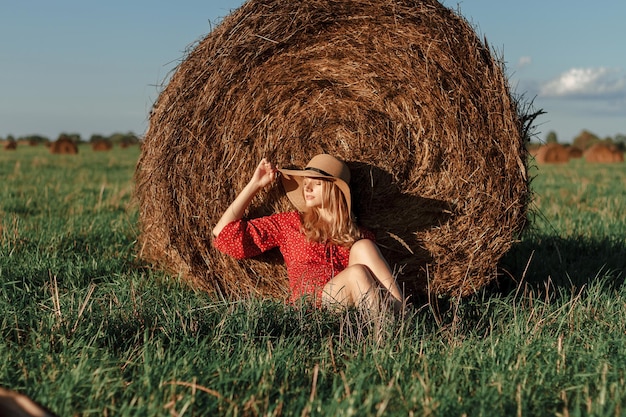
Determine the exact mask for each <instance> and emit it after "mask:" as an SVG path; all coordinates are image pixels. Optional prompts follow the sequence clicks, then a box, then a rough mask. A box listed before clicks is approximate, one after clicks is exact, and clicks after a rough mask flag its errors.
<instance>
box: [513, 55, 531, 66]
mask: <svg viewBox="0 0 626 417" xmlns="http://www.w3.org/2000/svg"><path fill="white" fill-rule="evenodd" d="M532 63H533V59H532V58H531V57H529V56H522V57H520V59H519V60H518V61H517V68H524V67H527V66H529V65H530V64H532Z"/></svg>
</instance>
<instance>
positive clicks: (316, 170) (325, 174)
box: [304, 167, 335, 178]
mask: <svg viewBox="0 0 626 417" xmlns="http://www.w3.org/2000/svg"><path fill="white" fill-rule="evenodd" d="M304 170H305V171H315V172H317V173H318V174H322V175H324V176H326V177H332V178H335V176H334V175H330V174H329V173H328V172H326V171H324V170H322V169H319V168H315V167H306V168H304Z"/></svg>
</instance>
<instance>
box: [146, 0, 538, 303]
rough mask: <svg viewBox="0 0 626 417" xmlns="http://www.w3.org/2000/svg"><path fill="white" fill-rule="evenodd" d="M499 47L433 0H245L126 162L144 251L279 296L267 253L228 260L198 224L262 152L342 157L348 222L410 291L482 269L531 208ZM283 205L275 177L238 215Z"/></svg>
mask: <svg viewBox="0 0 626 417" xmlns="http://www.w3.org/2000/svg"><path fill="white" fill-rule="evenodd" d="M503 73H504V69H503V65H502V63H501V62H500V61H498V60H495V59H494V58H493V57H492V55H491V53H490V49H489V47H488V45H486V44H485V43H483V42H481V40H480V39H479V38H478V37H477V36H476V34H475V32H474V31H473V29H472V27H471V26H470V25H469V24H468V22H467V21H466V20H465V19H463V18H462V17H460V16H458V15H457V14H455V13H454V12H453V11H451V10H450V9H447V8H445V7H444V6H442V5H441V4H440V3H438V2H437V1H435V0H426V1H406V0H405V1H402V0H387V1H380V0H344V1H330V0H309V1H305V2H294V1H291V0H250V1H248V2H247V3H245V4H244V5H243V6H242V7H240V8H239V9H238V10H236V11H235V12H233V13H232V14H231V15H229V16H228V17H226V18H225V19H224V21H223V22H222V23H221V24H220V25H219V26H217V27H216V28H215V29H214V30H213V32H211V33H210V34H209V35H208V36H206V37H205V38H204V39H203V40H202V41H201V42H199V43H198V44H197V45H196V46H195V48H194V49H193V50H192V51H190V53H189V54H188V55H187V57H186V58H185V59H184V61H183V62H182V63H181V64H180V65H179V67H178V68H177V70H176V72H175V73H174V74H173V75H172V77H171V79H170V81H169V84H168V85H167V86H166V88H165V89H164V90H163V91H162V93H161V94H160V96H159V98H158V100H157V102H156V103H155V105H154V108H153V111H152V114H151V116H150V124H149V128H148V131H147V132H146V135H145V140H144V143H143V146H142V152H141V157H140V160H139V162H138V165H137V170H136V174H135V177H136V196H137V199H138V202H139V211H140V214H139V215H140V227H141V231H140V237H139V254H140V256H141V257H143V258H144V259H146V260H148V261H151V262H154V263H155V264H157V265H158V266H160V267H162V268H164V269H166V270H168V271H172V272H175V273H180V274H182V275H183V276H184V277H186V278H187V279H189V280H191V281H192V282H193V283H194V284H196V285H198V286H200V287H202V288H205V289H207V290H209V291H216V292H218V293H221V294H223V295H225V296H228V297H242V296H248V295H253V294H260V295H264V296H273V297H285V295H286V291H287V286H286V270H285V267H284V265H283V264H282V260H281V258H280V254H279V253H277V252H276V253H269V254H267V255H264V256H262V257H259V258H257V259H250V260H245V261H236V260H234V259H232V258H230V257H228V256H226V255H222V254H221V253H218V252H217V251H216V250H214V249H213V248H212V247H211V229H212V227H213V226H214V224H215V223H216V222H217V220H218V219H219V218H220V216H221V214H222V213H223V211H224V210H225V209H226V208H227V206H228V205H229V204H230V202H231V201H232V200H233V199H234V198H235V196H236V194H237V193H238V192H239V191H240V190H241V189H242V188H243V187H244V185H245V183H246V182H247V181H248V179H249V177H250V175H251V174H252V172H253V170H254V168H255V167H256V165H257V164H258V161H259V160H260V159H261V157H263V156H265V157H268V158H269V159H270V160H272V161H273V162H274V163H275V164H276V165H277V166H279V167H284V168H288V167H302V166H304V164H306V162H307V161H308V160H309V159H310V157H311V156H313V155H315V154H317V153H320V152H327V153H330V154H333V155H336V156H338V157H340V158H342V159H344V160H346V161H347V162H348V164H349V165H350V167H351V169H352V172H353V193H354V194H355V201H356V202H357V207H355V211H356V213H357V216H358V219H359V221H360V222H361V223H362V224H364V225H365V226H367V227H369V228H371V229H373V230H374V231H375V233H376V236H377V240H378V242H379V243H380V245H381V246H382V249H383V253H384V255H385V256H386V257H387V259H388V260H389V262H390V265H391V266H392V267H394V268H396V269H399V270H401V273H400V274H399V281H400V283H401V285H402V286H405V287H407V290H408V292H415V293H425V292H431V293H433V294H451V295H466V294H469V293H472V292H474V291H475V290H477V289H479V288H481V287H483V286H484V285H485V284H487V283H489V282H491V281H493V280H494V279H495V278H496V276H497V273H498V270H497V265H498V261H499V260H500V258H501V257H502V255H503V254H504V253H505V252H507V250H508V249H509V248H510V247H511V245H512V244H513V242H514V241H515V239H516V237H517V235H518V232H519V231H520V230H521V228H522V226H523V224H524V223H525V219H526V210H527V200H528V198H529V187H528V180H527V176H526V162H525V161H526V156H527V150H526V148H525V140H526V139H527V137H526V136H527V133H528V132H527V130H528V123H527V122H528V121H529V120H532V119H533V118H534V117H529V116H521V115H520V113H519V109H518V102H516V101H515V100H513V99H512V98H511V95H510V92H509V88H508V82H507V80H506V78H505V76H504V75H503ZM288 209H291V206H290V204H289V202H288V200H287V199H286V198H285V197H284V195H283V193H282V191H281V189H280V186H279V185H278V184H277V185H276V186H275V187H274V188H272V189H271V190H269V191H268V192H264V193H261V194H260V195H258V196H257V198H255V199H254V201H253V202H252V204H251V206H250V209H249V211H248V215H249V216H260V215H265V214H269V213H271V212H274V211H280V210H288Z"/></svg>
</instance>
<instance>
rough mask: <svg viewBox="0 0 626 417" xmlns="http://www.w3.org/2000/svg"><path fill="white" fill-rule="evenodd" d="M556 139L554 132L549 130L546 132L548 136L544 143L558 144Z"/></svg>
mask: <svg viewBox="0 0 626 417" xmlns="http://www.w3.org/2000/svg"><path fill="white" fill-rule="evenodd" d="M558 142H559V141H558V138H557V137H556V132H555V131H554V130H551V131H550V132H548V134H547V135H546V143H558Z"/></svg>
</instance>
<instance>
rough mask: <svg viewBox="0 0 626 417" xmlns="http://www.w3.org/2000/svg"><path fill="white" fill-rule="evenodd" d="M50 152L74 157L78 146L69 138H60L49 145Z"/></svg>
mask: <svg viewBox="0 0 626 417" xmlns="http://www.w3.org/2000/svg"><path fill="white" fill-rule="evenodd" d="M50 152H51V153H54V154H65V155H75V154H77V153H78V146H77V145H76V143H74V141H73V140H72V139H70V138H66V137H61V138H59V139H57V140H55V141H54V142H52V143H51V144H50Z"/></svg>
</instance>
